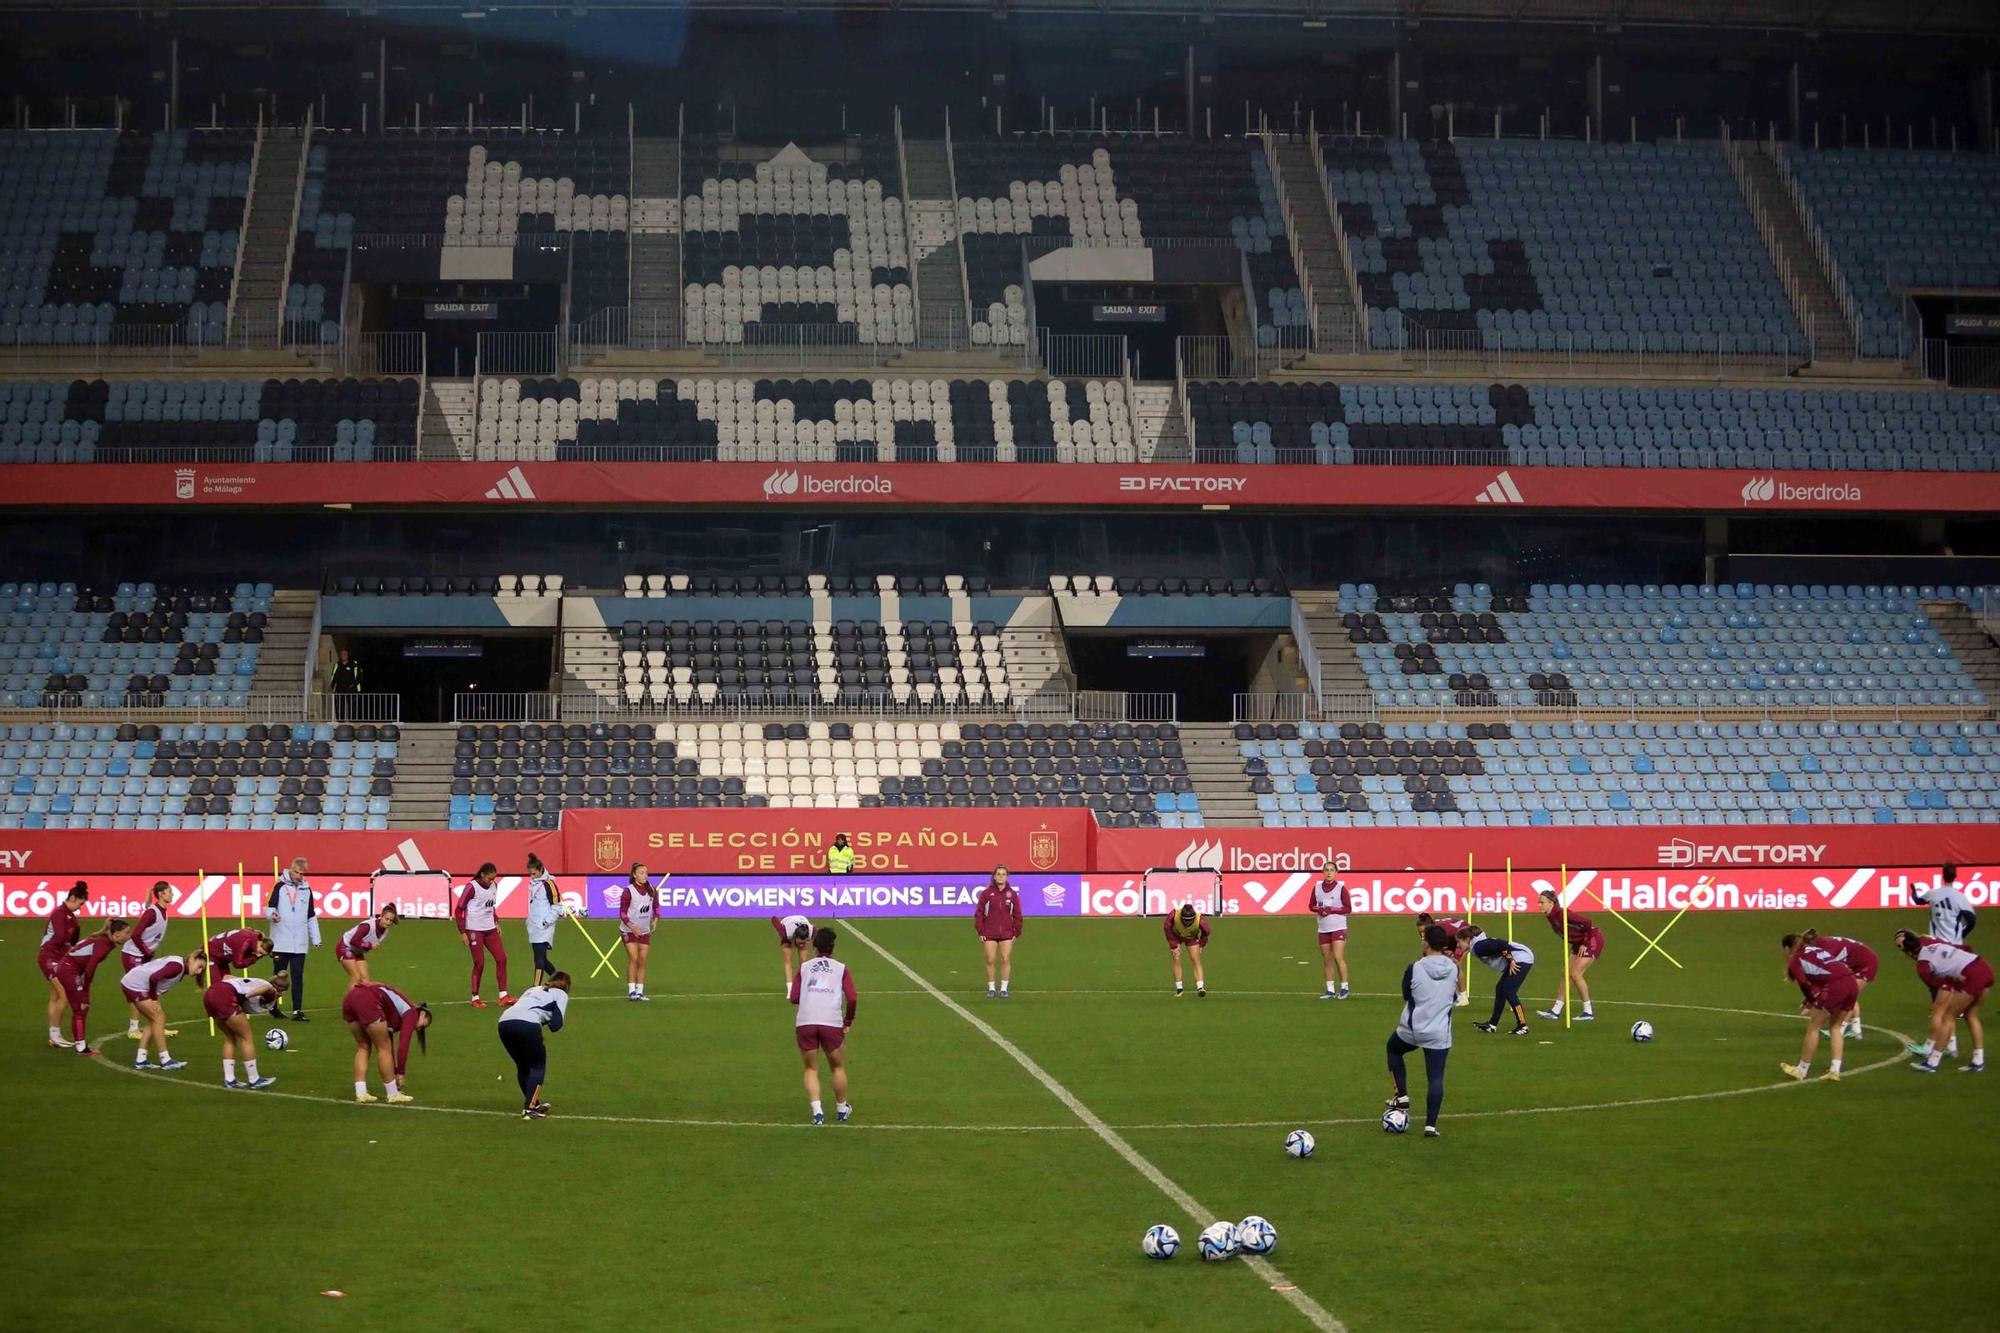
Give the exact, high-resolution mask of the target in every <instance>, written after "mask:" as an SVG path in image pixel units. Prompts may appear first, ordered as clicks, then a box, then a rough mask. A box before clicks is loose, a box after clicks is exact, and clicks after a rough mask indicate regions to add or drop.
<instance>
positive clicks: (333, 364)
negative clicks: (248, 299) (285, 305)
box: [0, 318, 346, 374]
mask: <svg viewBox="0 0 2000 1333" xmlns="http://www.w3.org/2000/svg"><path fill="white" fill-rule="evenodd" d="M246 322H247V323H248V324H249V326H250V327H248V328H247V329H245V330H244V331H243V332H240V333H236V334H231V333H230V332H228V331H227V330H225V329H222V328H216V327H211V326H207V325H191V324H189V323H187V322H186V321H182V322H180V323H175V324H114V325H112V326H111V327H110V328H108V329H106V330H105V331H104V332H103V334H102V336H99V335H98V333H97V331H96V330H95V329H93V330H92V331H91V334H90V336H89V337H88V338H84V337H82V336H81V335H78V334H72V335H71V338H70V340H69V341H59V340H56V338H55V337H54V336H51V338H49V339H37V338H35V337H32V336H23V335H22V334H21V333H20V332H18V331H17V332H16V334H15V336H14V337H13V338H12V339H9V340H4V341H0V366H4V367H6V368H9V369H17V370H33V369H52V370H61V371H63V372H66V373H69V374H74V373H75V372H77V371H84V370H90V371H104V370H123V369H130V370H144V369H156V368H165V369H177V368H180V367H183V366H188V365H193V364H196V363H197V362H198V361H199V360H200V359H201V358H202V357H203V356H206V355H211V354H213V353H217V352H258V353H266V354H269V355H270V356H271V357H273V358H274V359H276V358H282V359H283V360H284V361H285V362H286V363H287V365H288V367H289V366H294V365H295V366H297V367H299V368H301V369H313V370H344V369H345V356H346V347H345V344H344V343H343V342H342V341H341V340H340V339H339V337H338V335H337V334H336V336H334V337H333V338H327V337H326V336H325V330H324V328H323V327H322V325H321V324H320V322H319V321H317V320H314V321H295V322H292V323H283V322H281V321H279V320H277V319H275V318H273V319H271V320H269V321H259V320H249V321H246Z"/></svg>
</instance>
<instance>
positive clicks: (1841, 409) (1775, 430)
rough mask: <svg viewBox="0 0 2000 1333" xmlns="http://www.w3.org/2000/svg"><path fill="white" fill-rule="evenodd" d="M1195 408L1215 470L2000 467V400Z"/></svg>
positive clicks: (1242, 390) (1592, 399)
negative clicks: (1271, 466) (1303, 466)
mask: <svg viewBox="0 0 2000 1333" xmlns="http://www.w3.org/2000/svg"><path fill="white" fill-rule="evenodd" d="M1188 402H1189V405H1190V408H1191V411H1192V416H1193V419H1194V426H1195V459H1196V461H1197V462H1209V463H1314V462H1318V463H1377V464H1381V463H1425V462H1441V461H1449V462H1465V463H1471V462H1479V463H1494V464H1502V463H1505V464H1514V465H1522V466H1529V467H1563V466H1568V467H1726V468H1840V469H1849V470H1854V471H1890V472H1911V471H1956V472H1984V471H1991V470H1992V469H1993V468H1994V466H1995V465H1996V462H2000V398H1995V397H1994V396H1992V395H1990V394H1953V393H1943V392H1934V391H1925V390H1909V389H1792V388H1785V389H1744V388H1731V389H1721V388H1673V389H1668V388H1640V387H1632V386H1621V387H1610V386H1598V385H1521V384H1493V385H1475V384H1393V385H1391V384H1324V383H1321V384H1315V383H1302V382H1284V383H1265V384H1250V383H1218V382H1204V381H1196V382H1193V383H1190V384H1189V385H1188ZM1447 454H1448V455H1450V457H1448V458H1447V457H1444V455H1447Z"/></svg>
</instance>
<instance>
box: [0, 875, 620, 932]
mask: <svg viewBox="0 0 2000 1333" xmlns="http://www.w3.org/2000/svg"><path fill="white" fill-rule="evenodd" d="M79 878H81V879H84V880H86V881H88V883H89V884H90V899H89V901H87V902H86V903H84V905H83V915H84V916H86V917H98V918H101V917H114V916H117V917H125V918H127V919H128V920H129V919H131V918H133V917H136V916H137V915H138V914H139V912H140V910H141V909H142V908H144V907H145V905H146V899H147V895H148V894H150V893H151V892H152V888H153V885H155V884H156V883H158V882H159V881H160V880H162V879H164V880H166V881H167V883H169V884H171V885H173V888H174V901H173V905H172V908H171V909H170V912H171V915H172V916H174V917H175V918H176V919H186V920H190V921H199V920H200V919H201V917H202V914H203V913H204V912H206V913H207V916H208V922H209V927H210V929H211V930H221V929H222V928H223V927H224V926H234V925H235V924H236V922H237V920H238V919H239V918H242V919H245V920H249V921H262V920H264V906H265V904H266V903H268V902H269V901H270V899H271V875H270V872H269V871H268V870H267V871H265V873H263V874H261V875H256V874H251V873H249V872H247V871H246V872H245V873H244V876H243V878H242V879H240V880H239V879H237V878H236V875H235V873H234V872H233V871H232V872H231V873H229V874H226V875H216V874H209V875H196V874H193V873H191V872H190V873H187V874H177V873H173V872H170V871H164V870H163V871H161V872H159V873H157V874H149V875H73V874H64V875H27V874H11V873H9V874H0V920H5V919H9V918H21V917H28V918H40V917H45V916H47V915H48V914H49V913H50V912H52V911H54V910H55V906H56V903H57V902H59V901H61V899H62V896H63V894H64V893H66V892H68V890H69V887H70V885H72V884H74V883H75V882H76V881H77V880H78V879H79ZM306 878H307V881H308V882H309V883H310V884H311V885H312V888H313V893H314V895H315V906H316V907H317V909H318V911H319V914H320V915H321V916H322V917H325V918H327V919H329V920H350V919H354V918H358V917H364V916H367V915H369V913H371V912H373V911H375V910H377V909H378V908H380V907H381V906H382V905H384V904H388V903H394V904H395V905H396V906H397V907H398V908H399V909H400V910H401V912H402V914H403V916H404V917H406V918H440V919H441V918H446V917H449V916H450V915H451V907H452V896H453V894H454V892H455V891H456V890H457V889H458V887H459V886H460V885H462V884H464V883H465V876H464V875H462V874H461V875H457V876H446V875H442V874H437V873H433V872H426V873H420V874H407V873H396V872H386V873H383V874H379V875H371V874H369V873H367V872H363V873H361V874H339V873H325V872H318V871H315V872H313V873H311V874H309V875H308V876H307V877H306ZM527 884H528V881H527V878H526V877H525V876H520V875H502V876H501V877H500V878H499V879H498V880H496V881H495V886H496V887H497V888H498V889H499V907H498V910H499V914H500V916H501V917H502V918H503V919H505V920H510V921H518V920H520V919H521V918H522V917H524V916H526V915H527V914H528V893H527ZM557 889H558V891H559V892H560V893H561V895H562V901H563V905H564V906H566V907H570V908H573V909H575V910H576V911H579V912H581V911H583V910H584V908H585V905H586V901H587V893H586V889H587V886H586V884H585V881H584V880H583V878H582V877H581V876H577V877H569V878H563V879H559V880H558V881H557ZM325 944H326V946H327V947H329V948H330V947H332V944H333V941H332V940H331V939H328V940H326V941H325ZM175 947H178V946H175Z"/></svg>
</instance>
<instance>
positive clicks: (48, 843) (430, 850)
mask: <svg viewBox="0 0 2000 1333" xmlns="http://www.w3.org/2000/svg"><path fill="white" fill-rule="evenodd" d="M530 852H533V853H535V854H536V855H538V856H540V857H541V858H542V861H543V862H544V863H545V864H546V865H547V866H548V867H549V868H550V869H552V870H553V869H556V868H558V867H559V866H560V864H561V852H562V837H561V835H560V834H558V833H555V832H547V833H452V832H447V831H445V830H442V829H422V830H416V831H410V830H389V831H386V832H372V833H371V832H331V831H313V832H297V833H272V832H258V833H245V832H236V833H226V832H208V831H193V830H187V831H173V832H165V831H161V832H153V831H148V832H144V833H137V832H113V831H111V830H107V829H18V828H16V829H0V874H5V873H7V872H8V871H36V872H39V873H41V874H44V875H48V876H50V877H51V878H53V877H55V876H56V875H58V874H67V875H69V876H70V877H71V878H72V879H74V878H76V877H77V876H78V875H82V876H86V877H88V876H91V875H106V874H133V875H154V876H156V877H157V876H169V875H179V876H187V877H192V876H193V875H194V874H195V873H196V872H197V871H206V872H208V873H210V874H214V873H217V872H219V871H226V872H228V873H229V874H230V875H232V876H233V875H234V874H235V873H236V868H237V866H238V865H241V866H242V867H243V873H244V874H246V875H261V876H263V877H264V879H265V880H267V881H268V880H269V878H270V875H271V864H272V862H273V860H276V861H278V862H279V863H281V864H289V863H290V861H291V859H292V858H293V857H295V856H303V857H305V858H306V860H307V862H308V863H309V864H310V865H311V867H312V870H313V876H314V878H315V879H318V878H320V877H322V876H324V875H326V874H330V873H334V872H338V873H340V874H342V875H346V876H350V877H353V876H358V877H361V878H366V877H367V876H368V875H369V874H370V873H371V872H373V871H376V870H428V869H441V870H448V871H450V872H451V873H452V874H454V875H457V876H458V877H459V878H461V879H463V878H465V877H467V876H469V875H471V874H472V872H473V871H475V870H477V869H479V866H480V863H481V862H484V861H491V862H493V864H494V865H495V866H497V867H498V868H499V869H501V870H503V871H507V872H519V871H521V870H522V869H524V867H525V865H526V862H527V858H528V854H529V853H530ZM587 865H588V862H586V863H585V866H587ZM232 882H233V881H232Z"/></svg>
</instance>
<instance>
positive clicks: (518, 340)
mask: <svg viewBox="0 0 2000 1333" xmlns="http://www.w3.org/2000/svg"><path fill="white" fill-rule="evenodd" d="M477 347H478V360H477V363H476V364H477V365H478V369H479V373H480V374H481V375H543V376H548V375H559V374H561V373H562V359H561V357H560V356H559V355H558V353H559V350H560V349H559V348H558V346H557V339H556V335H555V332H554V330H550V331H549V332H547V333H482V334H480V335H479V341H478V344H477Z"/></svg>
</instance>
